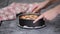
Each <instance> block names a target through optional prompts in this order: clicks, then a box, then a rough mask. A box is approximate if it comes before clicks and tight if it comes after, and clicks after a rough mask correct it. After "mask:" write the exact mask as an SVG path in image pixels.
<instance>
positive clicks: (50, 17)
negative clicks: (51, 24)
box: [33, 5, 60, 23]
mask: <svg viewBox="0 0 60 34" xmlns="http://www.w3.org/2000/svg"><path fill="white" fill-rule="evenodd" d="M59 12H60V5H58V6H56V7H55V8H53V9H50V10H48V11H46V12H44V13H43V14H41V15H40V16H39V17H38V18H37V19H36V20H35V21H34V22H33V23H36V22H37V21H38V20H39V19H41V18H44V19H47V20H53V19H54V18H55V17H56V16H57V15H58V14H59Z"/></svg>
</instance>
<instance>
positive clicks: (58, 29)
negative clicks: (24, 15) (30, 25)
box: [0, 0, 60, 34]
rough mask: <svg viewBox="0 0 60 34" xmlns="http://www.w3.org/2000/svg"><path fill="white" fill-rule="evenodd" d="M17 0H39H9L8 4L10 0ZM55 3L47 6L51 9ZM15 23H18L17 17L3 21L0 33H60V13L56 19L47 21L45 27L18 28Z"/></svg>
mask: <svg viewBox="0 0 60 34" xmlns="http://www.w3.org/2000/svg"><path fill="white" fill-rule="evenodd" d="M18 1H19V2H27V3H31V2H40V1H41V0H34V1H33V0H9V3H8V4H11V3H12V2H18ZM57 4H58V3H55V4H54V5H51V6H50V7H48V8H49V9H51V8H52V7H54V6H56V5H57ZM6 5H7V3H6ZM3 6H4V5H1V7H3ZM48 8H47V9H43V10H42V12H44V11H46V10H48ZM17 25H18V18H17V19H16V20H12V21H4V22H3V23H2V25H1V26H0V34H60V15H58V16H57V17H56V19H54V20H52V21H50V22H49V21H47V22H46V27H44V28H42V29H33V30H28V29H22V28H19V27H18V26H17Z"/></svg>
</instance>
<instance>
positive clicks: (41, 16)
mask: <svg viewBox="0 0 60 34" xmlns="http://www.w3.org/2000/svg"><path fill="white" fill-rule="evenodd" d="M41 18H43V15H40V16H39V17H38V18H37V19H36V20H35V21H33V23H36V22H37V21H38V20H39V19H41Z"/></svg>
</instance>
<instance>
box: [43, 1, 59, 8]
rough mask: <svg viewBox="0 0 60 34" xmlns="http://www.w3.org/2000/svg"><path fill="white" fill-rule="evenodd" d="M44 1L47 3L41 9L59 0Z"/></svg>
mask: <svg viewBox="0 0 60 34" xmlns="http://www.w3.org/2000/svg"><path fill="white" fill-rule="evenodd" d="M46 1H48V2H47V3H46V4H45V6H44V7H43V8H46V7H48V6H50V5H51V4H54V3H56V2H58V1H60V0H45V1H44V2H46Z"/></svg>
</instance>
